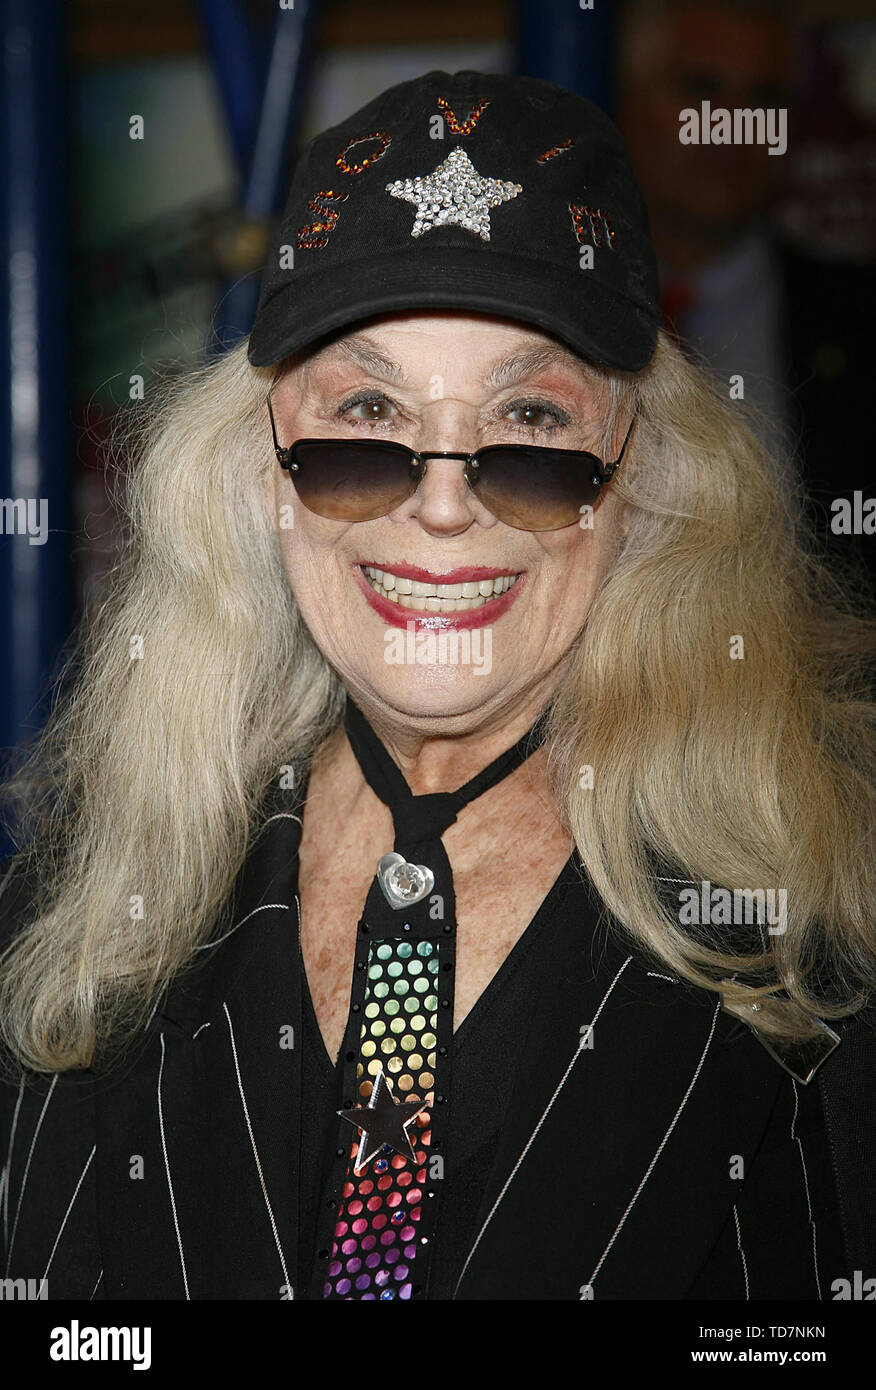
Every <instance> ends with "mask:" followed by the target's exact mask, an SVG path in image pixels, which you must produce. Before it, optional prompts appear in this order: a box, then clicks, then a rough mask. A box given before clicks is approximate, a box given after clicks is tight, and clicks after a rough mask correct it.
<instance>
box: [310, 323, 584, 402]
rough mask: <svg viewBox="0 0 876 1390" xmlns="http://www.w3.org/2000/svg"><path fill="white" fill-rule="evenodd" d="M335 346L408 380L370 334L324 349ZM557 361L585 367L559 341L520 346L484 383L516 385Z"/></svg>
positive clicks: (384, 376) (384, 374)
mask: <svg viewBox="0 0 876 1390" xmlns="http://www.w3.org/2000/svg"><path fill="white" fill-rule="evenodd" d="M332 349H335V350H336V351H340V352H343V353H344V355H345V356H347V357H352V358H353V360H354V361H355V362H357V363H358V364H359V366H360V367H364V368H365V370H366V371H368V372H370V373H371V375H372V376H376V377H379V378H380V379H381V380H383V381H391V382H393V383H394V384H395V385H396V386H401V385H403V384H404V382H405V374H404V371H403V370H402V368H401V366H400V365H399V364H398V362H394V361H393V360H392V358H391V357H387V355H386V353H385V352H383V350H382V349H381V348H380V346H379V344H378V343H376V342H375V341H374V339H373V338H369V337H368V335H367V334H364V333H356V334H352V335H350V336H349V337H347V338H343V339H339V340H338V341H337V342H335V343H332V344H331V345H330V347H327V348H324V349H323V351H324V352H326V353H329V352H331V351H332ZM320 355H322V354H320ZM555 365H561V366H562V365H565V366H567V367H571V368H573V369H575V368H577V369H578V370H579V371H581V370H583V369H584V364H583V363H582V362H580V361H579V359H578V358H576V357H575V356H574V355H573V354H572V353H571V352H569V351H568V349H567V348H563V347H560V345H559V344H556V345H553V344H544V345H541V344H536V345H533V346H532V347H526V348H518V349H517V350H516V351H515V352H510V353H508V354H507V355H506V356H505V357H503V358H502V359H501V361H499V362H497V363H496V364H495V366H493V367H492V368H491V369H490V371H489V372H488V374H487V376H486V379H485V381H484V385H485V386H486V387H488V388H490V389H496V388H498V387H502V386H513V385H514V383H515V382H517V381H521V380H522V379H523V378H525V377H527V376H531V374H532V373H533V372H535V371H538V370H540V369H541V368H542V367H550V366H555Z"/></svg>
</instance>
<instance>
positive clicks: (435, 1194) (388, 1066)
mask: <svg viewBox="0 0 876 1390" xmlns="http://www.w3.org/2000/svg"><path fill="white" fill-rule="evenodd" d="M546 713H547V712H546V711H545V712H543V713H542V714H541V715H540V716H539V718H538V720H536V722H535V724H534V725H533V726H532V728H531V729H529V730H528V731H527V733H526V734H524V736H523V737H522V738H521V739H519V740H518V742H517V743H515V744H514V746H513V747H511V748H509V749H507V750H506V752H504V753H502V754H501V755H500V756H499V757H498V758H496V759H495V761H494V762H492V763H490V765H489V766H488V767H486V768H485V769H484V770H483V771H482V772H480V773H478V775H477V776H476V777H473V778H472V779H471V780H470V781H469V782H466V783H465V785H464V786H462V787H460V788H459V789H458V790H457V791H455V792H446V793H445V792H438V793H434V794H431V795H426V796H414V795H413V794H412V793H411V790H410V788H409V787H408V785H407V783H406V781H405V779H404V777H403V776H402V774H401V772H400V770H399V768H398V766H397V765H396V764H395V762H393V760H392V758H391V757H390V755H389V754H388V753H387V751H386V749H385V748H384V746H383V744H382V743H381V741H380V740H379V738H378V737H377V735H376V734H375V733H374V731H373V729H372V728H371V726H370V725H369V724H368V722H367V720H366V719H365V716H364V715H363V714H362V712H361V711H360V710H359V709H358V707H357V706H356V705H355V704H354V703H353V701H352V700H351V699H350V697H349V696H348V697H347V708H346V713H345V717H344V724H345V728H346V731H347V737H348V738H349V741H350V745H351V747H352V749H353V752H354V753H355V755H356V758H357V760H358V762H359V765H360V767H361V768H362V772H363V774H364V776H365V778H366V780H367V781H368V783H369V785H370V786H371V788H372V790H373V791H374V792H375V793H376V795H377V796H379V797H380V799H381V800H382V801H384V802H385V803H386V804H387V805H388V806H389V808H390V810H391V812H392V816H393V823H394V826H395V846H394V849H393V852H392V853H391V854H388V855H384V856H383V858H382V859H381V860H380V863H379V865H378V869H377V874H376V875H375V879H374V882H373V883H372V885H371V887H370V889H369V892H368V897H367V899H366V901H365V907H364V910H363V913H362V917H361V919H360V921H359V926H358V931H357V941H356V957H355V964H354V971H353V989H352V997H351V1000H350V1014H349V1018H348V1021H347V1030H346V1033H345V1036H344V1043H343V1047H342V1050H341V1059H342V1063H343V1075H344V1087H343V1095H344V1105H343V1108H342V1109H341V1110H339V1111H338V1144H337V1148H336V1150H335V1158H334V1162H333V1164H332V1166H331V1172H330V1173H329V1175H328V1180H327V1190H326V1191H325V1193H324V1196H323V1211H324V1212H325V1213H326V1215H325V1217H324V1224H323V1229H322V1233H321V1238H320V1240H319V1242H318V1249H317V1260H318V1263H319V1266H320V1278H321V1279H322V1296H323V1298H342V1299H382V1300H389V1299H395V1298H400V1299H417V1298H424V1297H427V1296H428V1281H429V1270H430V1267H431V1253H432V1246H433V1242H434V1236H435V1229H436V1222H437V1220H438V1212H439V1209H440V1205H441V1188H442V1179H443V1176H444V1163H445V1158H446V1155H445V1152H444V1147H445V1141H446V1131H447V1121H448V1114H449V1100H450V1094H451V1089H450V1081H451V1075H450V1074H451V1061H452V1051H453V988H454V975H455V970H454V966H455V960H456V899H455V896H454V892H453V874H452V871H451V868H450V861H449V860H448V858H447V854H446V851H445V849H444V846H443V845H442V843H441V838H440V837H441V835H442V833H443V831H444V830H446V829H447V827H448V826H449V825H452V824H453V822H454V821H455V820H456V817H457V814H458V813H459V811H460V810H461V809H462V807H463V806H465V805H467V804H468V802H469V801H473V800H474V799H475V797H477V796H480V795H481V793H482V792H485V791H486V790H487V789H488V788H489V787H491V786H493V785H495V783H496V782H499V781H501V779H502V778H503V777H506V776H508V774H509V773H511V772H513V771H514V769H515V768H516V767H518V766H519V765H520V764H521V763H522V762H524V761H525V759H526V758H527V757H528V756H529V755H530V754H531V753H532V752H534V751H535V749H536V748H537V747H538V745H539V743H540V742H541V740H542V738H543V736H544V725H545V719H546Z"/></svg>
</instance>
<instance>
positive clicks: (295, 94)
mask: <svg viewBox="0 0 876 1390" xmlns="http://www.w3.org/2000/svg"><path fill="white" fill-rule="evenodd" d="M314 10H315V5H314V4H313V3H312V0H296V3H295V6H294V9H278V10H277V16H276V20H275V23H274V32H273V36H272V41H271V48H270V53H269V56H268V62H267V67H266V72H265V78H264V95H263V98H262V104H261V110H260V112H259V116H258V122H257V126H256V132H255V140H254V143H253V148H252V154H251V158H250V159H249V161H248V164H247V175H246V179H245V181H244V185H243V191H242V195H241V200H240V201H241V208H242V211H243V212H244V214H245V215H246V216H247V217H248V218H249V219H251V221H253V222H255V223H265V222H267V221H268V220H269V219H270V218H272V217H273V216H275V214H276V213H278V212H280V211H281V209H282V204H283V200H284V197H285V194H286V186H287V183H288V178H289V168H288V163H289V151H290V148H291V145H292V139H293V136H294V133H295V130H296V127H297V125H298V120H299V117H300V114H301V105H302V99H303V88H304V79H305V73H306V65H307V60H308V58H309V45H310V37H311V32H312V26H313V17H314ZM258 285H259V277H258V274H257V273H256V272H255V271H253V272H250V273H249V274H245V275H242V276H241V277H240V278H239V279H237V280H235V282H234V283H233V284H232V285H230V286H229V288H228V291H227V293H226V295H225V297H224V298H223V301H222V304H221V306H220V310H219V313H218V315H217V318H218V322H217V327H216V333H217V337H218V339H219V343H218V345H219V346H220V347H227V346H230V345H231V344H232V343H233V342H234V341H236V340H237V339H239V338H240V337H241V336H242V335H243V334H246V333H248V332H249V330H250V328H251V327H252V321H253V319H254V317H255V308H256V301H257V299H258Z"/></svg>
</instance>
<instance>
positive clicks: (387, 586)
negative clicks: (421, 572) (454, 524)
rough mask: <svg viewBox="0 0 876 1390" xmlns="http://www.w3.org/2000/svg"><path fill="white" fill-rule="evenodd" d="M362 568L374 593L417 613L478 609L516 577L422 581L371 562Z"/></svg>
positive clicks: (508, 585)
mask: <svg viewBox="0 0 876 1390" xmlns="http://www.w3.org/2000/svg"><path fill="white" fill-rule="evenodd" d="M362 568H363V571H364V573H365V574H366V575H367V576H368V579H369V580H370V582H371V587H372V589H374V590H375V592H376V593H378V594H382V595H383V597H384V598H387V599H389V601H390V602H391V603H397V604H398V605H399V606H400V607H401V608H413V609H415V610H419V612H421V613H454V612H464V611H466V610H468V609H471V608H480V607H482V605H483V604H485V603H488V602H489V601H490V600H491V599H493V598H498V597H499V595H500V594H504V593H507V591H508V590H509V589H510V588H511V585H512V584H514V583H516V581H517V580H518V579H519V578H520V576H519V575H517V574H504V575H500V576H499V577H497V578H496V579H482V580H481V581H480V582H479V583H476V582H467V583H465V584H424V583H422V582H421V581H420V580H419V579H414V580H411V579H403V578H402V577H401V575H398V574H393V573H392V571H391V570H381V569H377V567H376V566H374V565H363V567H362Z"/></svg>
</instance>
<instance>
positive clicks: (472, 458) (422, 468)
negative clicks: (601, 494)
mask: <svg viewBox="0 0 876 1390" xmlns="http://www.w3.org/2000/svg"><path fill="white" fill-rule="evenodd" d="M267 405H268V414H269V416H270V417H271V434H272V435H273V439H274V453H275V454H276V457H277V462H278V463H279V465H280V467H281V468H284V469H286V470H287V471H288V472H289V473H290V475H291V474H292V473H297V472H299V471H300V469H301V466H302V465H301V463H300V462H299V461H298V460H297V459H296V458H295V451H296V449H297V448H298V447H299V445H304V444H335V445H337V444H355V445H356V446H357V448H360V449H361V448H363V447H364V448H366V449H367V448H368V446H369V445H374V444H376V445H377V446H378V448H380V449H386V448H390V449H394V450H398V451H399V453H400V455H405V456H406V457H407V459H408V466H409V468H410V470H411V476H410V482H411V484H412V486H411V489H410V491H409V492H408V494H407V496H406V497H404V498H402V499H401V501H399V502H397V503H396V504H395V506H399V507H400V506H401V504H402V502H406V501H407V500H408V498H409V497H412V496H413V495H414V493H415V492H416V490H417V488H418V487H419V486H420V483H421V482H422V481H423V478H424V477H425V476H426V469H427V467H428V462H427V460H429V459H461V460H462V461H463V462H464V463H465V467H464V468H463V471H462V474H463V477H464V478H465V481H466V482H467V483H468V485H469V487H470V488H471V489H472V491H474V485H475V483H476V482H477V478H476V477H473V476H471V475H470V473H469V470H470V469H473V470H475V471H476V470H477V468H478V467H479V462H480V459H481V458H482V457H483V456H484V455H485V454H490V453H495V452H496V451H498V450H501V451H502V452H503V453H507V452H508V451H509V450H511V452H512V453H518V454H519V453H523V452H524V451H525V452H526V453H528V454H531V453H536V454H564V455H566V456H567V457H568V456H570V455H571V456H572V457H574V458H577V459H579V460H580V461H581V462H582V463H583V462H584V461H585V460H586V461H587V463H588V465H589V466H590V467H593V469H594V471H593V473H592V474H591V476H590V482H591V484H592V485H593V487H596V488H602V487H604V486H605V485H606V484H607V483H610V482H611V480H612V478H613V477H614V475H615V473H616V472H617V470H618V469H619V468H620V466H621V462H622V460H623V456H624V454H625V452H626V447H627V444H628V443H629V439H630V435H631V434H632V432H633V426H634V425H635V423H636V421H637V419H638V417H639V406H638V403H637V404H636V406H635V409H634V410H633V416H632V419H631V420H630V423H629V425H628V427H627V432H626V434H625V435H624V442H623V444H622V445H621V449H620V453H619V454H618V456H617V458H616V459H615V461H614V463H603V462H602V460H601V459H600V458H599V457H598V456H597V455H596V454H591V453H590V452H589V450H587V449H549V448H544V447H542V446H541V445H538V444H487V445H485V446H484V448H483V449H476V450H475V452H474V453H473V454H458V453H453V452H451V451H449V450H441V451H435V450H427V451H425V452H419V451H418V450H416V449H411V448H410V446H409V445H407V444H400V443H399V442H398V441H397V440H395V439H386V440H384V439H296V440H295V443H294V444H290V445H288V446H285V447H284V446H283V445H282V444H280V442H279V440H278V439H277V426H276V423H275V421H274V411H273V407H272V405H271V397H270V395H268V397H267ZM392 510H394V507H393V508H390V511H392ZM386 515H388V513H386ZM372 519H373V518H372ZM572 524H573V523H572V522H569V525H572ZM548 529H552V528H548Z"/></svg>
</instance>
